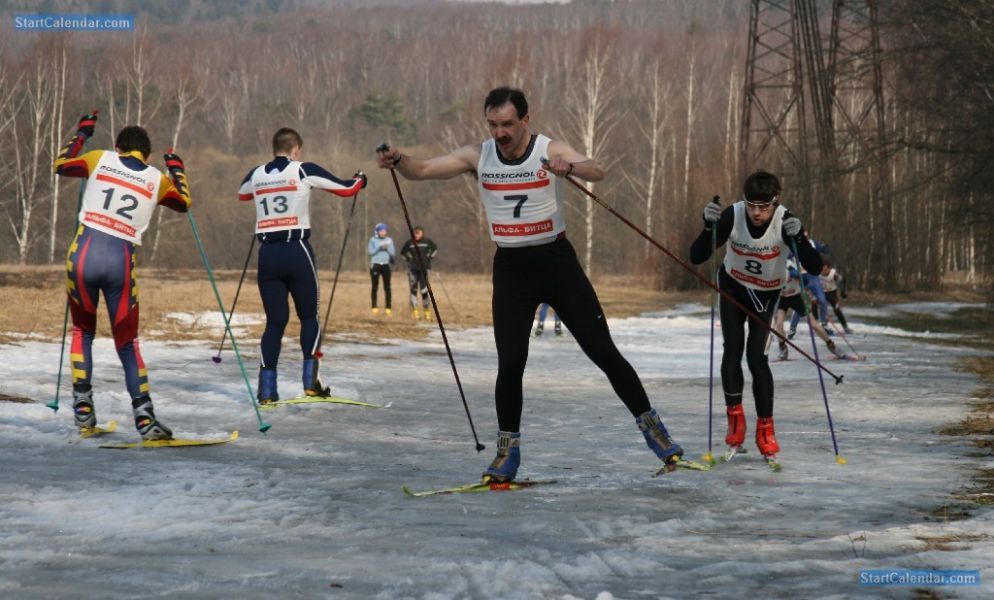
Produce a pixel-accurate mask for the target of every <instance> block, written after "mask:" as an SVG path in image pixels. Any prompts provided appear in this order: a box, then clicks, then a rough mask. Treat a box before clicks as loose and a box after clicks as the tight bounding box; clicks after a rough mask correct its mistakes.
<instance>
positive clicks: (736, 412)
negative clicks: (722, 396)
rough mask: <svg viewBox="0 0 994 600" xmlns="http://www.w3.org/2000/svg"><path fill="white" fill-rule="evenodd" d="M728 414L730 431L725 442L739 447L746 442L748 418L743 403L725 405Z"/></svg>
mask: <svg viewBox="0 0 994 600" xmlns="http://www.w3.org/2000/svg"><path fill="white" fill-rule="evenodd" d="M725 413H726V414H727V415H728V433H727V434H726V435H725V444H727V445H728V446H731V447H733V448H738V447H740V446H742V444H744V443H745V439H746V418H745V413H744V412H742V404H741V403H739V404H733V405H731V406H726V407H725Z"/></svg>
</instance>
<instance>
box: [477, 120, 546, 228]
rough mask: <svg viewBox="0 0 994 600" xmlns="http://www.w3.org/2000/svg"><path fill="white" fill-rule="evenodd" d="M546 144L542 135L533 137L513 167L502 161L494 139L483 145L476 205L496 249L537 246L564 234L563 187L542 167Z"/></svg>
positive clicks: (478, 171)
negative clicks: (483, 211)
mask: <svg viewBox="0 0 994 600" xmlns="http://www.w3.org/2000/svg"><path fill="white" fill-rule="evenodd" d="M549 142H551V140H550V139H549V138H547V137H545V136H544V135H538V136H536V137H535V141H534V143H533V144H532V147H531V149H530V152H529V154H528V156H527V157H526V158H525V159H524V160H523V161H521V163H520V164H514V165H509V164H506V163H504V162H502V161H501V159H500V157H499V156H498V155H497V146H496V143H495V142H494V140H493V139H489V140H487V141H485V142H483V147H482V148H481V150H480V162H479V164H478V165H477V167H476V172H477V174H478V175H479V184H478V185H479V189H480V200H481V201H482V202H483V206H484V208H485V209H486V211H487V221H488V223H489V225H490V239H492V240H493V241H495V242H497V245H499V246H535V245H538V244H542V243H545V242H546V241H549V242H551V241H552V240H554V239H555V238H556V236H558V235H559V234H560V233H562V232H564V231H566V223H565V221H564V220H563V210H562V206H563V194H562V188H561V186H560V185H559V180H558V179H557V178H556V176H555V175H553V174H552V173H550V172H549V171H547V170H546V168H545V165H543V164H542V159H543V158H547V157H548V148H549Z"/></svg>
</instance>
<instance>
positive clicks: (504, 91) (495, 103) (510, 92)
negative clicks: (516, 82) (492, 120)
mask: <svg viewBox="0 0 994 600" xmlns="http://www.w3.org/2000/svg"><path fill="white" fill-rule="evenodd" d="M508 102H510V103H511V104H513V105H514V109H515V110H516V111H517V112H518V118H519V119H524V118H525V115H527V114H528V101H527V100H525V93H524V92H522V91H521V90H519V89H518V88H512V87H499V88H494V89H492V90H490V93H489V94H487V99H486V100H484V101H483V112H487V111H488V110H490V109H491V108H500V107H501V106H504V105H505V104H507V103H508Z"/></svg>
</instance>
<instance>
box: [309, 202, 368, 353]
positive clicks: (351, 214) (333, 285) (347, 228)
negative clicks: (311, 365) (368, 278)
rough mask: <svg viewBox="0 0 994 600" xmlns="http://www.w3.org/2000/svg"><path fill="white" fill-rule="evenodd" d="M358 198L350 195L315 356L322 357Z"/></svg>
mask: <svg viewBox="0 0 994 600" xmlns="http://www.w3.org/2000/svg"><path fill="white" fill-rule="evenodd" d="M357 200H359V192H356V193H355V195H354V196H352V208H351V209H349V222H348V225H346V226H345V238H344V239H343V240H342V251H341V252H339V253H338V265H337V266H336V267H335V279H334V280H332V282H331V295H330V296H329V297H328V307H327V308H326V309H325V311H324V321H321V333H320V334H318V346H317V349H316V350H314V356H315V357H316V358H322V357H323V356H324V352H321V344H322V343H323V342H324V330H325V328H326V327H327V326H328V319H330V318H331V303H332V302H334V301H335V288H337V287H338V274H339V273H341V272H342V260H343V259H344V258H345V246H346V245H347V244H348V243H349V232H350V231H352V218H353V217H354V216H355V205H356V201H357Z"/></svg>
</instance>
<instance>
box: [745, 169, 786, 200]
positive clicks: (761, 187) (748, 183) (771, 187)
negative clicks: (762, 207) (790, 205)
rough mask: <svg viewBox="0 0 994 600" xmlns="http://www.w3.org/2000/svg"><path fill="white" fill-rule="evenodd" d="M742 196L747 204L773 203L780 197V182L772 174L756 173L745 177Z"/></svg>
mask: <svg viewBox="0 0 994 600" xmlns="http://www.w3.org/2000/svg"><path fill="white" fill-rule="evenodd" d="M742 194H743V195H744V196H745V199H746V200H748V201H749V202H773V200H774V199H775V198H776V197H777V196H778V195H780V180H779V179H777V176H776V175H774V174H773V173H767V172H766V171H756V172H755V173H753V174H752V175H750V176H748V177H746V180H745V183H743V184H742Z"/></svg>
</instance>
